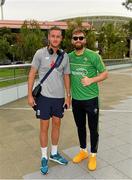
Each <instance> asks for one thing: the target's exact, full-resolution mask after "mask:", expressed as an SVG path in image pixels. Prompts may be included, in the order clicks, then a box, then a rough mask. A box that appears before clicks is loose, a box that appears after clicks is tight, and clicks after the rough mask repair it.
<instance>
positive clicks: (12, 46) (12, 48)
mask: <svg viewBox="0 0 132 180" xmlns="http://www.w3.org/2000/svg"><path fill="white" fill-rule="evenodd" d="M11 51H12V58H13V59H12V63H14V60H15V53H14V44H11Z"/></svg>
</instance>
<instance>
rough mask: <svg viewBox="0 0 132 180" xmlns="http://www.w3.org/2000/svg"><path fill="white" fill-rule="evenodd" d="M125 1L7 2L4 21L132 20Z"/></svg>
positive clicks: (39, 0) (42, 0) (131, 14)
mask: <svg viewBox="0 0 132 180" xmlns="http://www.w3.org/2000/svg"><path fill="white" fill-rule="evenodd" d="M124 1H125V0H6V1H5V4H4V6H3V19H4V20H33V19H34V20H38V21H55V20H62V19H67V18H72V17H84V16H98V15H112V16H125V17H131V18H132V11H128V10H127V9H126V8H125V7H124V6H122V2H124Z"/></svg>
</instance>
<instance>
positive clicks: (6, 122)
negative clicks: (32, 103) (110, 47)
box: [0, 69, 132, 179]
mask: <svg viewBox="0 0 132 180" xmlns="http://www.w3.org/2000/svg"><path fill="white" fill-rule="evenodd" d="M131 82H132V69H124V70H117V71H112V72H110V75H109V79H108V80H107V81H105V82H103V83H100V90H101V95H100V97H101V98H100V106H101V112H100V142H99V152H98V156H97V157H98V158H97V161H98V163H97V170H96V171H94V172H90V171H88V170H87V168H86V167H87V160H85V161H83V162H82V163H80V164H78V165H75V164H73V163H72V162H71V159H72V157H73V156H74V155H75V154H76V152H78V150H79V147H78V139H77V133H76V128H75V124H74V121H73V116H72V112H71V111H70V110H69V111H66V112H65V117H64V118H63V120H62V127H61V138H60V146H59V150H60V152H61V153H62V154H63V155H65V157H67V158H68V159H69V164H68V165H67V166H61V165H58V164H56V163H53V162H49V167H50V169H49V174H48V175H47V176H43V175H41V174H40V172H39V166H40V156H41V154H40V148H39V140H38V135H39V122H38V121H37V120H35V118H34V112H33V111H32V110H31V109H30V108H29V107H28V105H27V102H26V98H23V99H21V100H19V101H16V102H14V103H10V104H7V105H5V106H2V107H0V114H1V115H0V178H1V179H21V178H24V179H65V178H69V179H84V178H85V179H100V178H101V179H132V140H131V139H132V120H131V119H132V83H131ZM49 147H50V141H49ZM88 149H89V134H88Z"/></svg>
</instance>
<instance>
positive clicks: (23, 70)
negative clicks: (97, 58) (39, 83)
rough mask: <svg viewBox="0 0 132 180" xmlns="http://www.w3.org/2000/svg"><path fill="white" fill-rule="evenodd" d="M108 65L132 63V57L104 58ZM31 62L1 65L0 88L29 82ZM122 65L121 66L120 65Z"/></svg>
mask: <svg viewBox="0 0 132 180" xmlns="http://www.w3.org/2000/svg"><path fill="white" fill-rule="evenodd" d="M103 61H104V63H105V65H106V66H114V65H120V64H121V65H123V64H124V67H126V66H125V65H126V64H132V59H104V60H103ZM30 66H31V64H18V65H1V66H0V88H3V87H7V86H11V85H15V84H19V83H22V82H27V78H28V73H29V69H30ZM119 67H120V66H119Z"/></svg>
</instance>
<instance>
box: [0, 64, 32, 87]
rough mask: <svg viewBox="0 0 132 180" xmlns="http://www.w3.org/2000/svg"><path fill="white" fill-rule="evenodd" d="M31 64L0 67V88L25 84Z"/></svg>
mask: <svg viewBox="0 0 132 180" xmlns="http://www.w3.org/2000/svg"><path fill="white" fill-rule="evenodd" d="M30 66H31V64H19V65H1V66H0V88H2V87H6V86H11V85H15V84H18V83H22V82H26V81H27V77H28V73H29V69H30Z"/></svg>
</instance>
